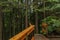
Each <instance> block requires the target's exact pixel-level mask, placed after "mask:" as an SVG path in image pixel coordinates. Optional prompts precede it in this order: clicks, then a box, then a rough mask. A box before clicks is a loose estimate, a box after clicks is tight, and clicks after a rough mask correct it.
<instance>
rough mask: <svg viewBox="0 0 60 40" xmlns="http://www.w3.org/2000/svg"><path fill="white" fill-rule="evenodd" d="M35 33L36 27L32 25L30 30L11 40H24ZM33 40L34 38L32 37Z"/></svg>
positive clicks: (27, 29)
mask: <svg viewBox="0 0 60 40" xmlns="http://www.w3.org/2000/svg"><path fill="white" fill-rule="evenodd" d="M33 31H34V25H30V26H29V27H28V28H26V29H25V30H23V31H22V32H20V33H18V34H17V35H15V36H13V37H12V38H10V39H9V40H24V39H25V38H26V37H27V36H28V35H30V34H31V33H32V32H33ZM31 38H32V39H33V36H32V37H31Z"/></svg>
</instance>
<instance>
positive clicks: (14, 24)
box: [0, 0, 60, 40]
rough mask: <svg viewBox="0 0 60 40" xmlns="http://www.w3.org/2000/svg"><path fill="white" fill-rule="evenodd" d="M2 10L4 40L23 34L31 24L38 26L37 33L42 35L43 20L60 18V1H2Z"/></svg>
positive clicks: (0, 4)
mask: <svg viewBox="0 0 60 40" xmlns="http://www.w3.org/2000/svg"><path fill="white" fill-rule="evenodd" d="M0 9H1V13H2V14H3V40H8V39H9V38H10V37H12V36H14V35H16V34H17V33H19V32H21V31H22V30H24V29H25V28H26V27H27V26H29V25H28V24H29V23H32V24H34V25H36V28H35V29H36V33H40V29H41V28H40V24H41V22H42V19H44V18H46V17H48V16H57V17H58V18H60V0H0ZM7 34H8V35H7Z"/></svg>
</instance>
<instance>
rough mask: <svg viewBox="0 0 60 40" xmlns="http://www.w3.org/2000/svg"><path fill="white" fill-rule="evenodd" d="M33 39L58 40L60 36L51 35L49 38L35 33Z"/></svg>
mask: <svg viewBox="0 0 60 40" xmlns="http://www.w3.org/2000/svg"><path fill="white" fill-rule="evenodd" d="M35 40H60V37H51V38H46V37H45V36H43V35H40V34H36V35H35Z"/></svg>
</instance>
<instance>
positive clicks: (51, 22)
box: [42, 16, 60, 33]
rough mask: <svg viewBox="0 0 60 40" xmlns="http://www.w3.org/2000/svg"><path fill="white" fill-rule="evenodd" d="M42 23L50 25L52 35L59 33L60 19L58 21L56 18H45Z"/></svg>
mask: <svg viewBox="0 0 60 40" xmlns="http://www.w3.org/2000/svg"><path fill="white" fill-rule="evenodd" d="M42 22H45V23H47V24H48V27H47V29H48V32H49V33H51V32H53V31H59V30H57V29H58V28H59V29H60V19H58V18H57V17H55V16H48V17H47V18H44V19H43V20H42Z"/></svg>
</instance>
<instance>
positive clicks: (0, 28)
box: [0, 7, 2, 40]
mask: <svg viewBox="0 0 60 40" xmlns="http://www.w3.org/2000/svg"><path fill="white" fill-rule="evenodd" d="M0 40H2V13H1V7H0Z"/></svg>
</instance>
